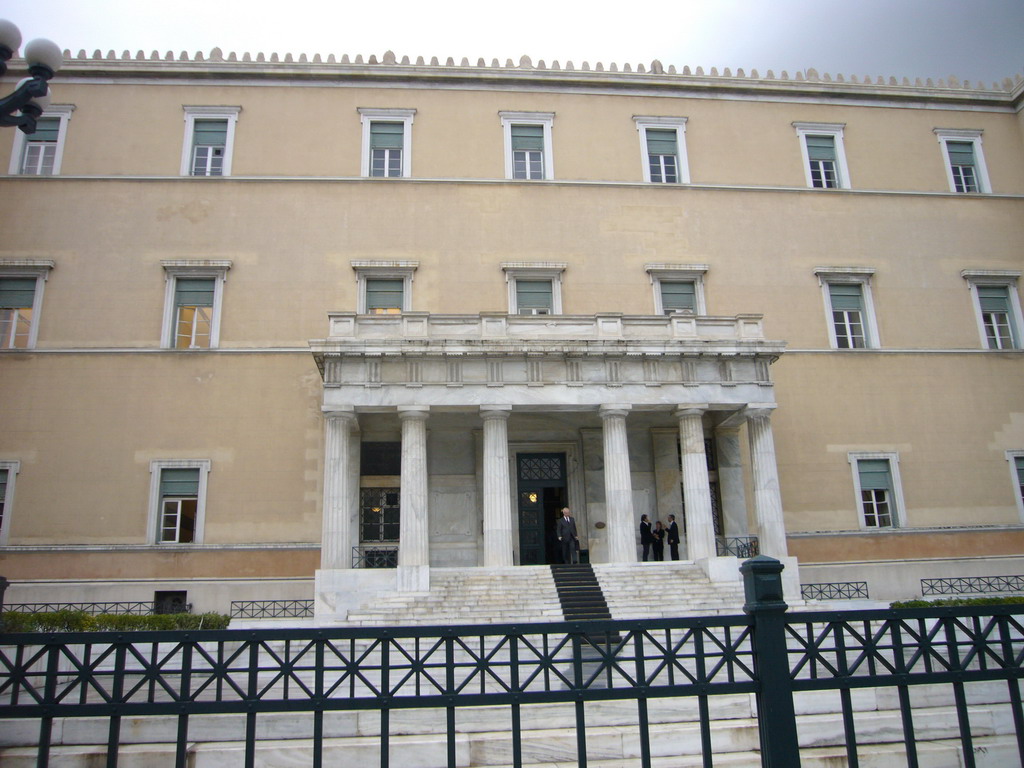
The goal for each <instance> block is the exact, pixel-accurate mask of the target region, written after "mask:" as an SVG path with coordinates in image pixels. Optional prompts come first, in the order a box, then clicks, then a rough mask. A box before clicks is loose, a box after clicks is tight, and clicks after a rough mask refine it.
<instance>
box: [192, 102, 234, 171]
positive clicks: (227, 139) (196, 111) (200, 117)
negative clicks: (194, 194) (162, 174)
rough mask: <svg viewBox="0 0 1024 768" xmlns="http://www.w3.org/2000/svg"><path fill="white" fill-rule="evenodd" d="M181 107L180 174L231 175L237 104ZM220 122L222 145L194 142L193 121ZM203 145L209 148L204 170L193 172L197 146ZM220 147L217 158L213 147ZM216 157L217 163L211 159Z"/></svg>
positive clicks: (195, 164) (195, 165)
mask: <svg viewBox="0 0 1024 768" xmlns="http://www.w3.org/2000/svg"><path fill="white" fill-rule="evenodd" d="M182 109H184V110H185V138H184V140H183V142H182V149H181V175H182V176H191V177H193V178H216V177H219V176H220V177H223V176H230V175H231V165H232V158H233V157H234V153H235V124H236V123H237V122H238V113H239V112H241V111H242V108H241V107H217V106H188V105H185V106H183V107H182ZM220 121H224V122H225V123H226V125H225V132H224V144H223V145H221V144H197V143H196V138H197V137H196V123H204V122H205V123H214V122H220ZM203 147H207V148H209V149H210V150H211V151H210V153H209V154H208V155H207V157H206V160H205V164H206V165H205V169H204V170H205V172H204V173H196V168H197V160H196V152H197V150H198V149H199V148H203ZM216 147H221V154H220V156H219V158H218V157H217V155H216V153H215V151H214V150H215V148H216ZM215 159H219V160H220V163H219V166H218V165H217V164H216V163H215V162H214V160H215Z"/></svg>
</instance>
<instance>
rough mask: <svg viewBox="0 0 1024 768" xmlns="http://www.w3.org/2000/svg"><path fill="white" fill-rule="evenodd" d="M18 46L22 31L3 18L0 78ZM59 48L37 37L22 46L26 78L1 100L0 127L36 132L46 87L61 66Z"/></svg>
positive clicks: (47, 93)
mask: <svg viewBox="0 0 1024 768" xmlns="http://www.w3.org/2000/svg"><path fill="white" fill-rule="evenodd" d="M20 46H21V32H20V31H19V30H18V28H17V27H16V26H15V25H14V24H13V23H11V22H9V21H7V20H6V19H0V75H3V74H4V73H5V72H7V62H8V61H9V60H10V58H11V57H12V56H13V55H14V52H15V51H16V50H18V48H19V47H20ZM63 58H64V57H63V54H62V53H61V50H60V47H59V46H58V45H57V44H56V43H54V42H51V41H50V40H46V39H44V38H41V37H40V38H36V39H35V40H30V41H29V42H28V43H27V44H26V45H25V60H26V61H27V62H28V72H29V75H31V77H26V78H24V79H22V80H21V81H19V82H18V85H17V87H16V88H15V89H14V93H12V94H10V95H9V96H4V97H3V98H2V99H0V125H10V126H14V127H16V128H20V129H21V130H22V131H23V132H24V133H28V134H31V133H35V130H36V118H37V117H39V116H40V115H42V114H43V110H44V109H46V108H47V107H48V106H49V104H50V88H49V86H48V85H47V84H46V83H47V81H48V80H49V79H50V78H51V77H53V75H54V73H55V72H56V71H57V70H58V69H60V65H61V64H62V63H63Z"/></svg>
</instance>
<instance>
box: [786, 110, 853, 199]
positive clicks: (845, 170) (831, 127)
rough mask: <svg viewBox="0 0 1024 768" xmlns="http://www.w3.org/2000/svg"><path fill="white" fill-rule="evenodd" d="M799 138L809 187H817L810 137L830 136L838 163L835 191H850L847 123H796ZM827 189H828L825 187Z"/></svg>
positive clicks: (805, 176)
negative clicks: (845, 138) (809, 145)
mask: <svg viewBox="0 0 1024 768" xmlns="http://www.w3.org/2000/svg"><path fill="white" fill-rule="evenodd" d="M793 128H795V129H796V135H797V138H798V139H799V140H800V156H801V157H802V158H803V163H804V178H805V180H806V181H807V186H808V187H810V188H813V189H822V188H823V187H816V186H815V184H814V180H813V178H812V173H811V158H810V153H809V152H808V149H807V137H808V136H830V137H831V138H832V140H833V147H834V149H835V162H836V176H837V178H836V186H835V187H833V189H850V188H851V184H850V169H849V167H848V166H847V164H846V145H845V143H844V141H843V131H844V129H845V128H846V123H808V122H794V123H793ZM824 188H825V189H827V188H828V187H824Z"/></svg>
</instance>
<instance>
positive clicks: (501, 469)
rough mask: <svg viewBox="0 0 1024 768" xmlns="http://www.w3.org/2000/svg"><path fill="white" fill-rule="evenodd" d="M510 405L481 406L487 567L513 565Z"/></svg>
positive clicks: (485, 558) (485, 561) (485, 560)
mask: <svg viewBox="0 0 1024 768" xmlns="http://www.w3.org/2000/svg"><path fill="white" fill-rule="evenodd" d="M510 413H511V409H510V408H509V407H508V406H486V405H485V406H481V408H480V417H481V418H482V419H483V420H484V567H493V566H504V565H512V501H511V486H510V485H509V473H508V417H509V414H510Z"/></svg>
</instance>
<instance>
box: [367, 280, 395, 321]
mask: <svg viewBox="0 0 1024 768" xmlns="http://www.w3.org/2000/svg"><path fill="white" fill-rule="evenodd" d="M404 288H405V280H403V279H402V278H386V279H382V278H369V279H367V281H366V312H367V314H370V315H397V314H399V313H401V311H402V308H403V306H404V304H403V295H402V294H403V291H404Z"/></svg>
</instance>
